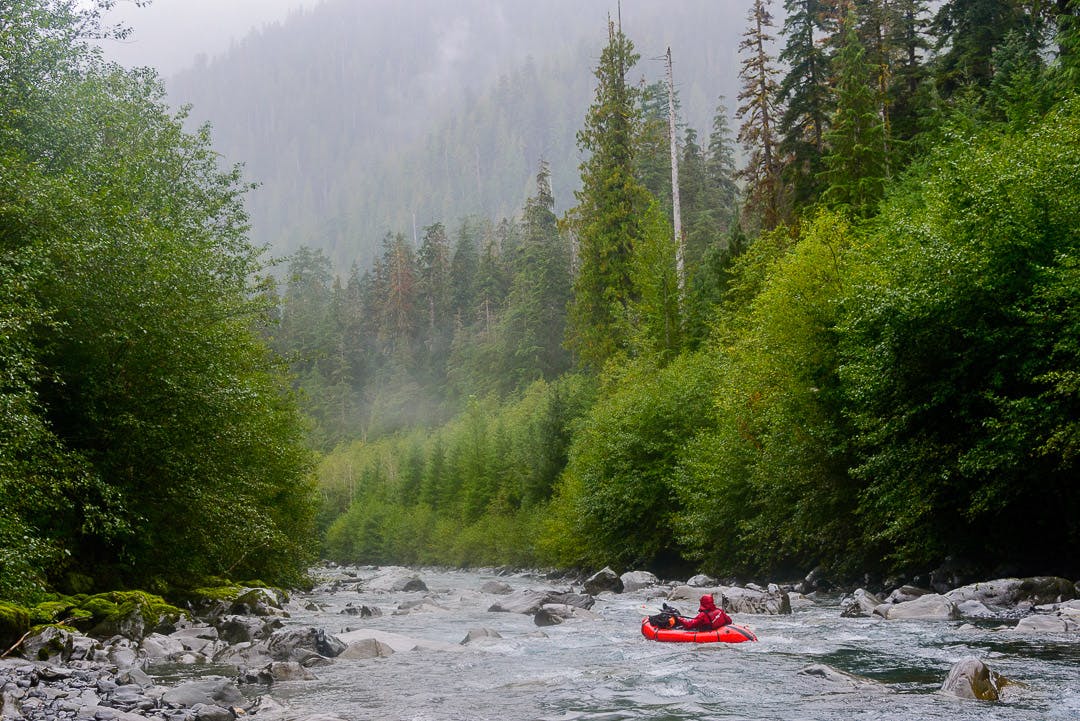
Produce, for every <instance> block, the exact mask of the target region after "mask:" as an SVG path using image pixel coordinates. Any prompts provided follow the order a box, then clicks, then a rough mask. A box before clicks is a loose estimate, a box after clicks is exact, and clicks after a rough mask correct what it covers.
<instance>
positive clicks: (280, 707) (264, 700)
mask: <svg viewBox="0 0 1080 721" xmlns="http://www.w3.org/2000/svg"><path fill="white" fill-rule="evenodd" d="M246 711H247V715H248V716H253V717H255V718H256V719H258V721H284V719H285V718H286V717H289V716H292V715H293V710H292V709H291V708H289V707H288V706H286V705H285V704H283V703H281V702H279V701H276V700H274V699H273V698H272V697H270V696H260V697H259V698H257V699H255V702H254V703H253V704H251V705H250V706H248V707H247V709H246Z"/></svg>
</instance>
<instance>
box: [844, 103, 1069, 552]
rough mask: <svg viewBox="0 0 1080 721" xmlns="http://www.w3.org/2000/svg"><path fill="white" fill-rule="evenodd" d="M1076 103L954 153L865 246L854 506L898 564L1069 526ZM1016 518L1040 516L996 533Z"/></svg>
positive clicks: (899, 200)
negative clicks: (857, 499)
mask: <svg viewBox="0 0 1080 721" xmlns="http://www.w3.org/2000/svg"><path fill="white" fill-rule="evenodd" d="M1078 117H1080V114H1078V106H1077V104H1076V103H1075V101H1072V102H1070V103H1068V104H1066V105H1065V106H1064V107H1063V108H1062V109H1061V110H1060V111H1058V112H1056V113H1053V114H1051V115H1050V116H1049V117H1048V118H1047V119H1046V120H1045V121H1044V122H1043V123H1042V124H1041V125H1040V126H1039V127H1038V128H1036V129H1035V130H1033V131H1032V132H1030V133H1028V134H1026V135H1020V136H1013V137H1004V138H998V137H994V136H993V135H990V134H986V133H984V134H982V135H979V136H975V137H972V138H969V139H967V141H966V142H965V143H963V144H962V145H959V146H957V147H954V148H951V149H950V150H949V151H948V153H942V154H941V155H939V157H938V161H937V162H936V163H935V164H934V166H933V167H932V168H931V169H930V170H929V172H928V173H927V174H926V176H925V177H920V178H918V179H915V180H913V181H912V183H911V184H910V185H907V186H905V188H904V192H901V193H898V194H897V196H896V197H895V198H894V199H893V201H892V202H891V203H890V204H889V206H888V208H887V210H886V211H885V213H884V214H883V216H882V218H881V221H880V223H878V224H876V225H875V229H874V231H873V232H872V233H871V235H870V238H869V239H868V243H867V244H866V246H865V248H864V249H863V250H862V251H861V252H860V260H861V265H862V266H863V267H864V268H866V270H863V271H860V276H861V277H860V280H859V284H858V285H857V286H856V287H855V288H854V289H853V298H852V300H851V301H850V303H851V309H850V311H849V312H848V314H847V320H846V322H845V323H844V326H843V336H844V343H843V346H842V349H843V352H842V358H843V361H842V369H843V370H842V377H843V379H844V385H845V394H846V396H847V398H848V403H849V404H850V409H851V410H850V412H851V415H852V418H853V420H854V423H855V427H856V429H857V431H858V433H857V434H856V435H855V437H854V438H855V441H856V445H857V448H858V451H859V459H860V462H859V464H858V466H857V467H856V472H857V474H858V476H859V477H860V478H861V479H862V480H863V482H864V483H865V484H866V490H865V491H864V493H863V496H862V498H861V508H860V512H861V514H862V516H863V517H864V518H865V519H866V523H867V526H868V528H869V529H870V531H871V534H872V537H873V538H875V539H877V540H878V541H880V542H884V543H887V544H888V545H889V546H890V548H891V553H892V557H893V558H894V559H895V560H896V561H897V562H901V563H908V564H918V563H926V562H929V561H930V560H931V559H933V558H935V557H940V555H941V554H943V553H945V552H946V550H948V551H951V552H959V553H961V554H964V553H966V554H975V553H980V554H981V553H989V554H990V557H991V558H994V559H1002V560H1004V559H1012V560H1014V561H1016V562H1021V563H1022V562H1026V561H1028V560H1029V559H1031V558H1034V557H1043V558H1060V557H1059V555H1058V553H1057V551H1056V550H1054V549H1062V548H1066V547H1068V546H1069V544H1070V543H1074V542H1075V539H1076V534H1077V532H1078V529H1077V524H1076V522H1075V519H1076V518H1077V500H1078V499H1077V495H1076V493H1075V489H1074V488H1073V486H1074V484H1073V483H1072V481H1071V478H1072V453H1071V448H1072V447H1073V446H1072V445H1071V443H1070V442H1069V441H1068V440H1067V439H1069V438H1072V437H1074V435H1073V434H1074V432H1075V421H1074V420H1073V419H1074V418H1075V417H1076V415H1075V414H1076V386H1075V384H1074V383H1072V381H1071V380H1070V379H1071V377H1072V371H1071V369H1072V368H1074V367H1075V365H1076V361H1077V358H1076V351H1077V350H1078V349H1077V347H1076V344H1075V343H1074V342H1073V341H1072V338H1075V335H1073V332H1074V331H1075V312H1074V311H1073V310H1071V309H1070V308H1071V307H1072V304H1074V303H1075V295H1076V290H1075V289H1076V285H1075V266H1076V257H1077V252H1078V251H1077V248H1078V246H1077V242H1078V240H1080V236H1078V235H1077V231H1076V229H1077V227H1080V226H1078V222H1077V220H1078V219H1077V217H1076V212H1077V211H1076V209H1077V208H1078V207H1080V204H1078V199H1077V198H1076V197H1075V196H1076V192H1075V190H1076V188H1077V187H1078V185H1077V183H1076V178H1077V177H1080V156H1078V155H1077V148H1078V147H1080V145H1078V144H1077V139H1078V132H1080V122H1078ZM1017 518H1023V519H1025V523H1026V524H1027V525H1028V526H1029V527H1030V528H1033V529H1037V530H1036V532H1034V533H1032V534H1024V535H1022V536H1019V537H1018V536H1016V535H1015V534H1002V533H1001V532H1000V529H1001V528H1002V527H1003V526H1005V525H1008V524H1010V523H1013V522H1015V520H1016V519H1017ZM1060 560H1063V559H1060Z"/></svg>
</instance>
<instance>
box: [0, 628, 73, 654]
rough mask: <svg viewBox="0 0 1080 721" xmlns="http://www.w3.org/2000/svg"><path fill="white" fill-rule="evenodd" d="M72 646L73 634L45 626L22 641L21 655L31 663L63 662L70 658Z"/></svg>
mask: <svg viewBox="0 0 1080 721" xmlns="http://www.w3.org/2000/svg"><path fill="white" fill-rule="evenodd" d="M74 645H75V634H73V633H72V632H70V631H67V630H65V629H62V628H57V627H56V626H45V627H44V628H42V629H41V630H40V631H38V632H37V633H32V634H30V635H29V636H27V637H26V638H25V639H23V642H22V654H23V656H25V657H26V658H28V659H30V660H32V661H51V662H52V661H55V662H63V661H67V660H68V659H69V658H71V653H72V648H73V647H74ZM0 650H6V649H0Z"/></svg>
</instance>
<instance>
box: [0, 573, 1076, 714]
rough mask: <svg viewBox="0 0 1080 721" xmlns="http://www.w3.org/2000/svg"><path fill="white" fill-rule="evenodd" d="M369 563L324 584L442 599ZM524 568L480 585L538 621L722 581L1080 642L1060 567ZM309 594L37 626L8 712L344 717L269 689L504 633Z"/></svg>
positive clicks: (981, 668) (743, 592) (796, 598)
mask: <svg viewBox="0 0 1080 721" xmlns="http://www.w3.org/2000/svg"><path fill="white" fill-rule="evenodd" d="M366 571H368V572H373V573H374V575H373V576H371V577H369V578H365V579H364V580H361V579H360V578H359V574H358V570H352V569H340V568H333V569H326V572H325V573H324V574H323V575H324V576H327V577H330V578H328V579H327V580H326V581H325V582H324V583H323V584H322V585H321V586H320V587H319V588H318V589H316V590H321V591H323V592H331V591H345V592H348V591H354V590H360V589H361V588H363V589H364V590H365V591H373V592H378V593H381V594H385V595H386V596H387V597H388V598H389V599H391V600H393V599H394V598H395V597H400V596H402V595H405V594H408V595H409V598H408V599H407V600H402V601H400V602H398V603H397V607H396V608H395V609H394V611H393V612H394V613H409V612H413V611H417V610H423V609H424V608H425V605H426V606H427V607H432V606H437V605H438V597H437V596H438V594H436V593H430V592H428V589H427V586H426V584H425V583H424V580H423V579H422V578H421V576H420V574H419V573H418V572H416V571H414V570H411V569H404V568H396V567H394V568H386V569H366ZM515 575H518V576H519V577H525V578H529V579H532V580H535V581H536V584H535V587H530V588H526V589H521V588H519V589H517V590H515V589H514V588H512V587H511V586H510V585H509V584H507V583H503V582H501V581H498V580H490V581H487V582H485V583H484V584H483V586H482V587H481V589H480V590H479V592H477V594H476V595H477V598H478V599H479V601H480V602H483V603H485V604H486V610H487V611H489V612H492V613H520V614H527V615H530V616H532V617H533V621H534V624H535V625H536V626H538V627H543V626H550V625H555V624H561V623H568V622H569V623H587V622H589V621H591V620H595V619H597V618H599V616H598V615H597V614H595V613H594V612H593V611H591V610H590V609H592V607H593V605H594V603H595V601H596V598H597V597H598V596H600V595H601V594H621V593H628V594H631V593H632V594H639V595H640V596H641V597H642V598H644V599H645V600H649V599H655V600H657V601H659V600H661V599H663V600H664V601H672V602H675V603H678V602H680V601H686V602H690V603H691V604H693V605H694V606H695V607H696V603H697V599H698V598H699V597H700V596H701V595H703V594H706V593H709V594H712V595H713V596H714V598H716V600H717V602H718V603H720V604H721V605H723V606H724V607H725V608H726V609H727V610H728V611H729V612H730V613H732V614H740V615H741V614H769V615H779V614H790V613H793V612H798V610H799V609H800V608H804V607H806V606H808V605H822V604H829V605H836V607H837V613H838V614H840V615H841V616H843V617H845V618H858V617H866V618H877V619H880V620H881V621H882V622H902V621H904V620H911V619H922V620H931V621H951V622H956V621H961V622H962V621H964V620H970V621H978V622H981V623H986V622H988V621H990V622H994V621H996V622H997V623H998V624H999V627H1000V629H1001V631H1002V632H1005V633H1010V634H1023V635H1026V636H1029V637H1031V636H1035V637H1042V636H1048V635H1050V636H1054V637H1057V636H1058V635H1064V636H1065V637H1067V638H1075V639H1077V640H1080V600H1078V599H1080V588H1078V587H1077V586H1078V584H1076V583H1074V582H1071V581H1068V580H1065V579H1061V578H1055V577H1032V578H1007V579H996V580H992V581H986V582H982V583H974V584H967V585H964V586H960V587H958V588H954V589H949V590H946V591H945V592H943V593H942V592H938V591H937V590H935V589H928V588H919V587H917V586H913V585H901V586H898V587H896V588H893V589H891V590H890V591H889V592H888V593H887V594H886V593H873V592H870V591H867V590H865V589H862V588H859V589H856V590H854V591H853V592H850V593H843V594H838V593H836V592H832V593H825V592H822V591H819V590H810V591H808V587H809V586H811V585H812V582H813V579H808V580H805V581H803V582H800V583H796V584H769V585H767V586H758V585H755V584H752V583H748V584H744V585H722V584H719V583H718V582H717V581H716V580H715V579H712V578H709V577H707V576H695V577H693V578H691V579H688V580H686V581H685V582H662V581H660V580H659V579H658V578H657V577H656V576H654V575H653V574H651V573H648V572H644V571H633V572H628V573H624V574H621V575H619V574H616V573H614V572H612V571H611V570H610V569H604V570H602V571H600V572H598V573H596V574H593V575H592V576H590V577H588V578H571V579H566V578H562V579H560V583H564V584H566V585H563V586H560V587H549V585H548V584H547V583H546V582H545V579H544V578H542V577H541V576H539V575H530V574H521V573H518V574H515ZM551 580H553V579H547V581H551ZM807 591H808V592H807ZM418 594H419V597H417V596H418ZM484 599H487V600H484ZM310 603H311V601H310V600H308V599H306V598H305V597H304V596H303V595H302V594H299V595H296V596H294V597H293V598H291V599H290V598H289V597H288V596H287V595H286V594H283V593H282V592H280V591H277V590H275V589H269V588H243V589H238V591H237V593H236V594H235V596H234V597H233V598H230V599H225V600H218V601H215V602H213V603H209V604H203V605H201V606H200V605H198V604H193V606H192V608H191V609H189V611H190V615H185V616H183V617H180V618H175V617H170V618H163V619H156V622H152V621H151V620H150V619H147V618H144V617H141V616H140V614H143V613H144V611H141V610H140V609H139V608H135V609H132V610H131V611H130V614H132V617H129V618H123V619H116V620H115V622H114V623H112V624H110V626H109V627H108V629H109V631H110V633H111V635H108V636H105V635H103V634H101V633H97V634H95V633H92V632H90V633H84V632H80V631H76V630H74V629H72V628H68V627H64V626H59V625H49V626H44V627H40V628H37V629H35V630H34V631H33V632H31V633H29V634H28V635H26V636H25V637H24V638H23V639H21V642H20V643H19V644H18V646H17V647H16V648H15V649H13V651H14V653H15V654H18V657H12V658H5V659H2V660H0V718H2V719H4V720H5V721H6V720H8V719H11V720H13V721H18V720H22V719H26V720H29V721H37V720H43V721H60V720H64V721H67V720H68V719H74V720H76V721H89V720H90V719H93V720H94V721H113V720H117V721H135V719H158V720H159V721H227V720H228V719H235V718H247V717H251V718H254V719H256V720H257V721H333V720H334V719H336V718H337V717H334V716H326V715H302V714H297V713H296V712H295V711H293V710H292V709H289V708H288V707H286V706H283V705H282V704H280V703H278V702H277V701H275V700H274V699H273V698H272V697H271V696H270V695H269V694H268V693H267V691H268V690H269V687H270V686H272V685H273V684H274V683H278V682H281V681H297V680H301V681H302V680H309V681H315V680H317V676H318V669H319V668H320V667H322V666H325V665H328V664H332V663H334V659H337V658H345V659H373V658H379V657H385V656H389V655H391V654H394V653H400V652H408V651H412V650H414V649H417V648H422V649H436V650H447V651H449V650H456V649H460V648H461V645H465V644H470V643H474V642H477V641H480V640H482V639H485V638H490V637H492V636H495V637H497V636H498V634H497V633H495V632H493V631H491V630H489V629H484V628H473V629H469V630H468V632H467V633H466V634H465V637H464V638H463V639H462V640H461V642H460V644H456V645H455V644H447V643H436V642H432V641H425V640H422V639H417V638H412V637H409V636H404V635H400V634H394V633H389V632H385V631H378V630H375V629H371V628H367V627H365V625H364V624H363V619H364V618H370V617H373V616H378V615H381V614H382V612H383V611H382V609H381V608H379V607H374V606H354V605H352V604H348V605H346V607H345V608H344V610H342V611H341V613H342V614H343V615H344V616H345V617H346V618H355V619H356V622H357V624H358V625H357V627H348V628H346V630H345V631H343V632H341V633H337V634H333V633H329V632H327V630H326V629H323V628H316V627H312V626H306V627H305V626H301V627H297V626H286V625H285V623H284V620H285V619H286V618H288V617H289V616H290V612H292V613H297V612H300V611H302V610H303V609H304V607H305V604H310ZM657 605H659V604H657ZM687 610H692V609H687ZM98 630H99V631H100V630H102V629H98ZM210 663H213V664H217V665H226V666H228V667H231V668H234V669H235V671H236V672H235V675H234V676H231V677H229V678H221V677H207V678H203V679H201V680H197V681H190V682H187V683H182V684H178V685H173V686H169V685H165V684H161V683H158V682H156V681H155V680H154V678H153V671H154V669H155V667H158V666H160V665H162V664H173V665H177V664H178V665H182V666H191V667H198V666H199V665H202V664H210ZM803 673H805V674H807V675H809V676H817V677H821V678H822V679H823V682H824V683H831V684H841V685H848V686H850V685H852V684H858V683H862V681H860V680H859V679H858V678H857V677H850V675H847V674H843V673H842V672H838V671H836V670H835V669H829V668H827V667H820V668H819V667H808V668H806V669H804V671H803ZM1008 684H1009V682H1008V680H1007V679H1004V678H1003V677H1000V676H999V675H998V674H996V672H994V671H993V669H990V668H989V667H987V666H986V665H985V664H984V663H982V661H980V660H979V659H967V660H965V661H963V662H961V663H958V664H956V666H955V667H954V668H953V672H952V673H950V675H949V677H948V678H947V679H946V680H945V682H944V683H943V685H942V691H943V692H945V693H949V694H952V695H956V696H960V697H965V698H980V699H986V700H994V699H997V698H998V697H999V695H1000V693H1001V692H1002V690H1003V689H1005V688H1006V687H1007V686H1008Z"/></svg>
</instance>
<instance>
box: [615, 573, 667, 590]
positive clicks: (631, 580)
mask: <svg viewBox="0 0 1080 721" xmlns="http://www.w3.org/2000/svg"><path fill="white" fill-rule="evenodd" d="M619 580H620V581H622V587H623V592H624V593H633V592H634V591H640V590H641V589H643V588H648V587H649V586H655V585H656V584H657V583H659V582H660V579H658V578H657V577H656V576H655V575H654V574H652V573H649V572H648V571H627V572H626V573H624V574H623V575H621V576H619Z"/></svg>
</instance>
